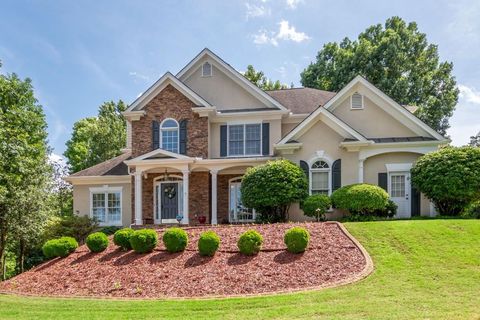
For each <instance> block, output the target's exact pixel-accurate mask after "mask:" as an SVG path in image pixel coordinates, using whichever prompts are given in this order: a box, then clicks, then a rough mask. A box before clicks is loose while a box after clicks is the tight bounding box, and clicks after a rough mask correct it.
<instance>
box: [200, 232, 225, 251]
mask: <svg viewBox="0 0 480 320" xmlns="http://www.w3.org/2000/svg"><path fill="white" fill-rule="evenodd" d="M219 246H220V237H219V236H218V234H216V233H215V231H205V232H202V234H201V235H200V239H198V252H199V253H200V255H201V256H209V257H212V256H213V255H214V254H215V252H216V251H217V250H218V247H219Z"/></svg>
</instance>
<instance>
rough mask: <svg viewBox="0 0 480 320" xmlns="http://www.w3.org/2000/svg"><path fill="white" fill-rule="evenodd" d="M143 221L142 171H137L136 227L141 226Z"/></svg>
mask: <svg viewBox="0 0 480 320" xmlns="http://www.w3.org/2000/svg"><path fill="white" fill-rule="evenodd" d="M142 224H143V219H142V171H141V170H138V169H136V171H135V225H137V226H141V225H142Z"/></svg>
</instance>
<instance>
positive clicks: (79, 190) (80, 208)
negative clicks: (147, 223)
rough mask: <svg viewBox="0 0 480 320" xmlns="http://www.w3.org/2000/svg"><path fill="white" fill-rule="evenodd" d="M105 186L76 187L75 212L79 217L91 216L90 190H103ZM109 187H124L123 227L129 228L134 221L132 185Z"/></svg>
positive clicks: (123, 184)
mask: <svg viewBox="0 0 480 320" xmlns="http://www.w3.org/2000/svg"><path fill="white" fill-rule="evenodd" d="M104 186H105V185H104V184H100V185H98V184H91V185H74V186H73V212H74V213H75V214H78V215H79V216H91V215H90V214H91V213H90V188H102V187H104ZM108 187H122V225H123V226H129V225H130V224H131V220H132V205H131V184H130V183H122V184H109V185H108Z"/></svg>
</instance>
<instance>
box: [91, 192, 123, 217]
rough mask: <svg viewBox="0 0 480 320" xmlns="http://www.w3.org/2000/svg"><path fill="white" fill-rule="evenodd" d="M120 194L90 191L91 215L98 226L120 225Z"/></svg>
mask: <svg viewBox="0 0 480 320" xmlns="http://www.w3.org/2000/svg"><path fill="white" fill-rule="evenodd" d="M121 199H122V192H121V191H120V190H118V191H117V190H109V189H105V190H93V191H91V215H92V218H94V219H97V221H98V222H99V224H100V225H103V226H106V225H121V224H122V200H121Z"/></svg>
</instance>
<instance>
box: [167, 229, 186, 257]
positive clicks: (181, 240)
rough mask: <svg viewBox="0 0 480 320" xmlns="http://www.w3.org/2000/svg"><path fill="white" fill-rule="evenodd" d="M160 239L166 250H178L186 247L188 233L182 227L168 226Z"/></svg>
mask: <svg viewBox="0 0 480 320" xmlns="http://www.w3.org/2000/svg"><path fill="white" fill-rule="evenodd" d="M162 240H163V244H164V245H165V248H167V251H168V252H172V253H173V252H180V251H183V250H185V248H186V247H187V244H188V235H187V233H186V232H185V230H183V229H180V228H169V229H167V230H166V231H165V233H164V234H163V237H162Z"/></svg>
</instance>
